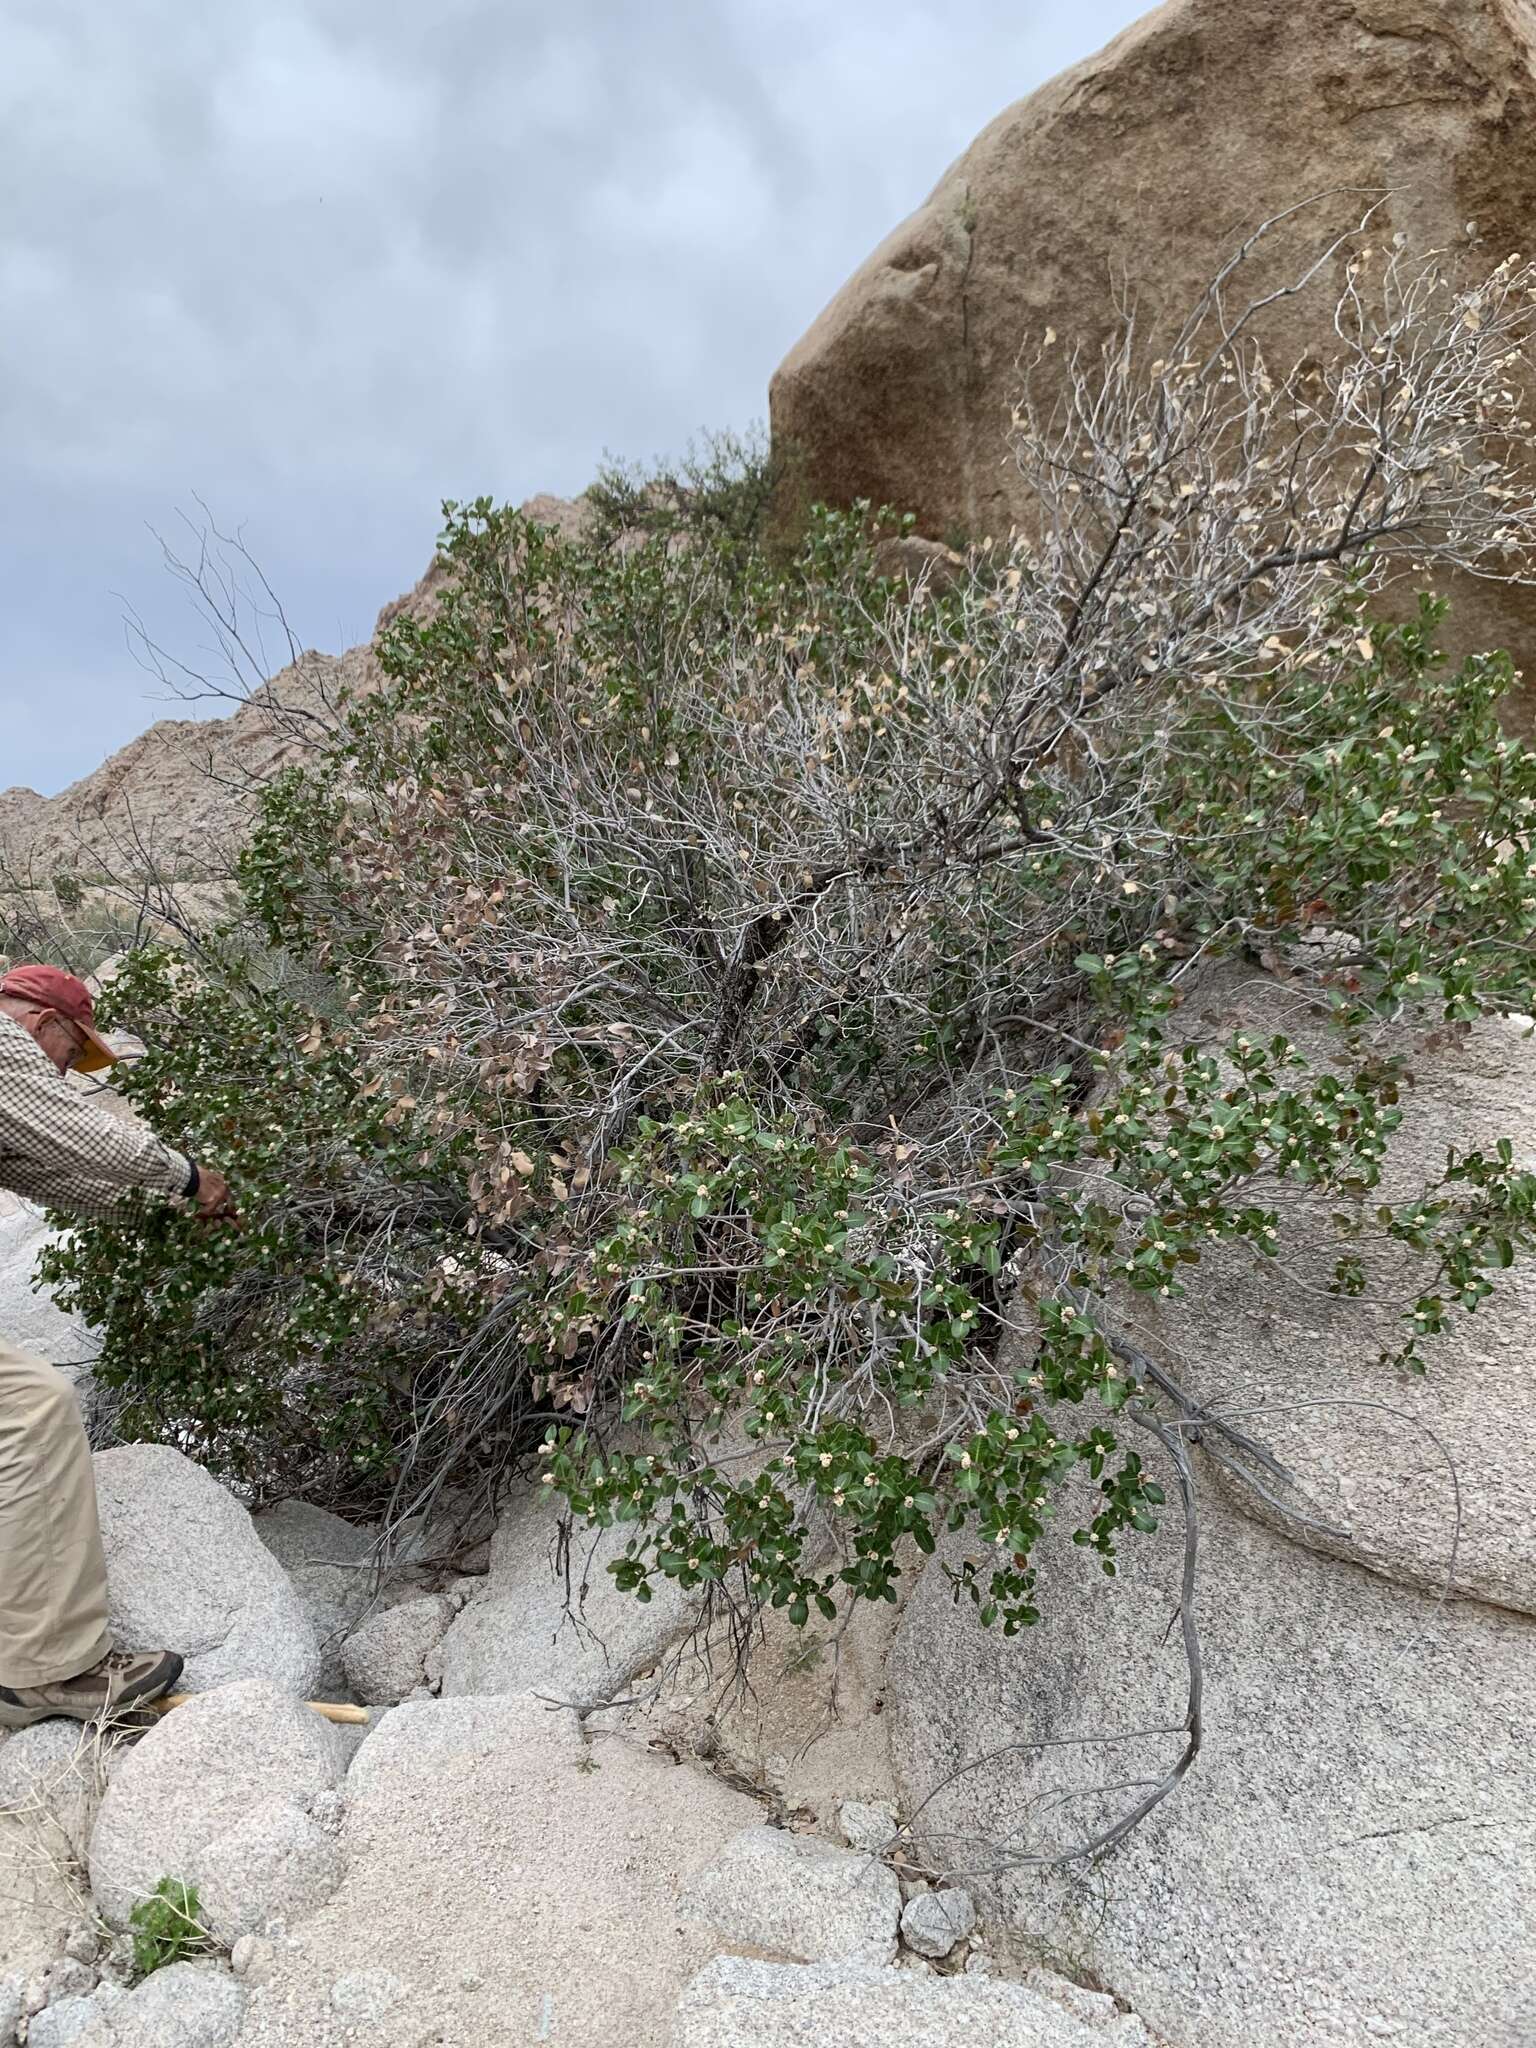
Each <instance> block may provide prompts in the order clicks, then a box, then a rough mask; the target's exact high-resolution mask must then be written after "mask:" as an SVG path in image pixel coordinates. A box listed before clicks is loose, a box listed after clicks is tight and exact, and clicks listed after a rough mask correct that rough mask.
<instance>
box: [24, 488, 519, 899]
mask: <svg viewBox="0 0 1536 2048" xmlns="http://www.w3.org/2000/svg"><path fill="white" fill-rule="evenodd" d="M551 502H554V501H551ZM441 582H442V572H441V570H440V569H439V567H438V566H437V564H436V563H433V564H432V565H430V566H429V567H428V569H427V572H426V574H425V575H424V576H423V577H422V579H421V581H420V582H419V583H417V584H416V585H415V587H414V588H413V589H411V590H408V591H407V592H405V594H404V595H403V596H401V597H397V598H394V599H393V600H391V602H390V603H388V604H386V605H385V606H384V608H383V610H382V611H381V612H380V613H379V618H378V623H377V626H376V627H375V633H377V632H379V631H382V629H383V628H384V627H385V626H386V625H388V623H389V621H390V620H391V619H393V618H396V617H397V616H398V615H399V614H400V613H401V612H402V611H407V610H409V611H412V612H414V613H416V614H417V615H418V616H419V617H422V618H429V617H430V616H431V613H432V610H433V609H434V606H435V600H436V593H437V591H438V589H439V587H440V585H441ZM379 680H380V670H379V667H378V664H377V662H376V661H375V660H374V657H373V650H372V643H371V642H370V643H369V644H367V645H365V646H362V647H353V648H349V649H348V651H347V652H346V653H345V654H320V653H317V652H315V651H314V650H313V649H311V650H309V651H308V652H306V653H303V654H301V655H300V656H299V657H298V659H297V660H296V661H294V662H292V663H290V665H289V666H288V667H287V668H285V669H282V670H281V671H280V672H279V673H278V674H277V675H275V676H273V677H272V678H271V679H270V681H268V682H266V683H264V684H263V685H262V686H261V687H260V688H259V689H257V690H254V691H253V692H252V693H251V695H250V696H249V697H248V698H247V699H246V701H245V702H244V703H242V704H240V705H238V706H237V707H236V709H235V710H234V711H232V712H231V713H230V714H229V715H228V716H227V717H225V718H208V719H190V718H177V719H161V720H159V721H158V722H157V723H156V724H154V725H152V726H151V727H150V728H149V730H148V731H147V732H144V733H141V734H140V735H139V737H138V738H137V739H136V740H131V741H130V742H129V743H128V745H127V746H126V747H121V748H119V750H118V751H117V753H115V754H113V755H112V756H111V757H110V758H109V759H108V760H106V761H104V762H103V763H102V765H101V766H100V767H99V768H97V769H95V770H94V771H93V772H92V773H91V774H89V775H87V776H84V777H82V779H81V780H80V781H79V782H75V783H71V785H70V786H69V788H68V789H65V790H62V791H61V792H60V793H59V795H57V796H54V797H43V796H39V795H38V794H37V792H36V791H35V790H31V789H7V790H0V887H4V886H6V885H10V886H20V887H23V888H36V887H44V886H46V885H47V884H48V883H49V882H51V880H52V879H53V878H54V877H55V876H57V875H62V874H69V875H72V876H75V877H78V878H79V879H81V880H85V881H89V880H90V879H91V878H92V877H95V876H102V875H115V876H123V875H129V876H133V877H135V878H139V877H143V876H146V875H154V876H156V877H158V878H161V879H165V878H175V879H178V880H193V879H197V880H201V879H207V878H209V877H218V876H222V875H226V874H228V872H229V867H230V862H231V859H232V857H233V855H234V853H235V851H236V850H237V849H238V847H239V845H240V841H241V839H242V837H243V835H244V832H245V829H246V826H247V824H248V822H249V819H250V815H251V811H252V807H253V805H254V803H255V801H256V799H257V797H258V796H259V794H260V792H261V789H262V787H263V786H264V784H266V783H267V782H269V781H270V780H271V779H272V777H273V776H274V775H277V774H280V773H281V772H282V770H283V769H285V768H289V767H292V766H294V765H295V764H296V763H298V762H300V761H302V760H303V759H304V758H305V756H306V755H307V754H309V753H310V752H312V751H313V750H314V748H316V747H317V746H319V745H321V744H322V743H323V742H324V740H325V738H326V735H327V734H328V733H330V732H331V731H332V730H333V728H334V726H335V723H336V718H337V715H338V713H339V711H340V709H341V707H342V706H343V705H344V704H345V703H346V702H347V701H348V699H350V698H356V697H360V696H364V695H366V694H367V692H368V691H370V690H371V689H373V688H374V687H375V686H376V685H377V683H378V682H379Z"/></svg>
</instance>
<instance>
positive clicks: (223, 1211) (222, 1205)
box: [194, 1165, 240, 1223]
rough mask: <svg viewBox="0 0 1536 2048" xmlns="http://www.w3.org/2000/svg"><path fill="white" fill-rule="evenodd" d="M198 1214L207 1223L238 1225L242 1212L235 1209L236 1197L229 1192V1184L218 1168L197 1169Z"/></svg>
mask: <svg viewBox="0 0 1536 2048" xmlns="http://www.w3.org/2000/svg"><path fill="white" fill-rule="evenodd" d="M194 1199H195V1200H196V1202H197V1213H198V1215H199V1216H201V1217H202V1219H203V1221H204V1222H205V1223H238V1222H239V1221H240V1212H239V1211H238V1210H237V1209H236V1207H235V1200H234V1196H233V1195H231V1193H230V1192H229V1182H228V1181H227V1180H225V1178H224V1176H223V1174H222V1173H220V1172H219V1170H218V1168H217V1167H214V1166H203V1165H199V1167H198V1169H197V1194H196V1196H195V1198H194Z"/></svg>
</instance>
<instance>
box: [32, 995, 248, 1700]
mask: <svg viewBox="0 0 1536 2048" xmlns="http://www.w3.org/2000/svg"><path fill="white" fill-rule="evenodd" d="M116 1057H117V1055H116V1053H115V1052H114V1051H113V1050H112V1048H111V1046H110V1045H109V1044H108V1043H107V1041H106V1040H105V1039H104V1038H103V1037H102V1036H101V1035H100V1033H99V1032H98V1031H97V1029H96V1022H95V1016H94V1012H93V1010H92V1006H91V997H90V991H89V990H88V989H87V988H86V986H85V984H84V982H81V981H77V980H76V979H75V977H74V976H73V975H72V974H66V973H64V971H63V970H62V968H58V967H13V968H12V969H11V970H10V972H9V973H8V974H6V975H4V976H0V1187H6V1188H10V1189H11V1190H12V1191H13V1192H14V1193H16V1194H18V1195H25V1196H27V1197H28V1198H29V1199H30V1200H32V1201H35V1202H46V1203H48V1204H49V1206H50V1207H53V1208H59V1209H69V1210H73V1211H74V1212H75V1213H76V1214H78V1215H81V1216H105V1215H109V1214H110V1213H111V1212H112V1210H113V1209H114V1208H116V1206H117V1204H118V1203H119V1202H120V1201H121V1200H122V1199H123V1197H124V1196H125V1195H129V1194H131V1193H134V1192H135V1191H138V1192H141V1193H147V1194H151V1195H162V1196H166V1197H170V1198H175V1197H180V1198H181V1199H183V1200H189V1201H194V1202H196V1204H197V1206H198V1209H199V1210H200V1211H201V1213H202V1214H203V1215H204V1216H206V1217H208V1218H210V1219H211V1220H224V1219H230V1218H232V1217H233V1215H234V1209H233V1205H232V1204H231V1202H230V1196H229V1189H228V1187H227V1186H226V1185H225V1183H224V1178H223V1176H222V1175H221V1174H218V1173H215V1172H214V1170H213V1169H212V1168H211V1167H208V1166H199V1165H198V1164H197V1162H196V1161H195V1160H192V1159H189V1158H188V1157H187V1155H186V1154H185V1153H183V1152H176V1151H173V1150H172V1149H171V1147H170V1146H169V1145H165V1144H162V1143H161V1141H160V1139H159V1138H157V1137H156V1136H155V1134H154V1132H153V1131H152V1130H150V1128H149V1126H148V1125H147V1124H144V1123H141V1122H139V1120H138V1119H137V1118H136V1117H130V1118H125V1117H123V1116H122V1115H120V1114H118V1113H115V1112H114V1111H112V1110H109V1109H107V1108H106V1107H105V1106H104V1105H103V1104H101V1103H98V1102H93V1101H92V1100H91V1098H90V1095H89V1094H88V1093H86V1092H85V1091H82V1090H78V1089H75V1088H72V1087H71V1086H70V1084H69V1083H68V1082H67V1081H66V1080H65V1078H64V1076H65V1074H66V1073H67V1072H68V1071H69V1070H70V1069H71V1068H73V1069H74V1070H75V1072H77V1073H86V1074H90V1073H97V1072H99V1071H100V1070H101V1069H102V1068H103V1067H107V1066H110V1065H111V1063H112V1061H113V1060H114V1059H116ZM181 1664H182V1660H181V1658H180V1657H179V1656H178V1655H177V1654H176V1653H175V1651H174V1650H126V1649H118V1648H116V1647H115V1646H114V1644H113V1642H112V1638H111V1635H110V1633H109V1631H108V1628H107V1566H106V1559H105V1558H104V1557H103V1555H102V1549H101V1532H100V1529H99V1528H98V1526H97V1521H96V1483H95V1478H94V1476H93V1473H92V1469H91V1452H90V1446H89V1444H88V1443H87V1442H86V1436H85V1428H84V1425H83V1424H82V1422H81V1420H80V1409H79V1406H78V1404H77V1402H76V1400H75V1392H74V1389H73V1387H71V1385H70V1384H69V1382H68V1380H66V1379H65V1377H64V1375H63V1374H62V1373H60V1372H56V1371H55V1370H54V1368H53V1367H52V1366H51V1365H45V1364H44V1363H43V1361H42V1360H41V1359H39V1358H33V1357H31V1356H30V1355H29V1354H28V1353H27V1352H25V1351H20V1350H17V1349H16V1348H15V1347H14V1346H12V1345H10V1344H7V1343H6V1341H5V1338H4V1337H3V1336H0V1728H24V1727H26V1726H27V1725H28V1724H29V1723H30V1722H33V1721H41V1720H45V1719H46V1718H47V1717H48V1716H49V1715H53V1714H69V1715H72V1716H74V1718H75V1719H76V1720H81V1721H91V1720H95V1719H97V1718H98V1717H99V1716H100V1715H103V1714H106V1713H110V1712H112V1711H113V1710H114V1709H117V1708H122V1707H129V1706H132V1705H134V1704H136V1703H142V1702H144V1701H146V1700H153V1699H158V1698H159V1696H160V1695H161V1693H163V1692H168V1691H169V1690H170V1688H171V1687H172V1686H173V1685H174V1684H175V1682H176V1680H177V1679H178V1678H179V1677H180V1675H181Z"/></svg>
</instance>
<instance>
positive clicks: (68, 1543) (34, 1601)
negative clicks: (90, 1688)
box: [0, 1337, 112, 1686]
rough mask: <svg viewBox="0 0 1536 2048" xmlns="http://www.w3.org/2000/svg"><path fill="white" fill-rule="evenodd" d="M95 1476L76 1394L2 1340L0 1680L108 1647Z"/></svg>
mask: <svg viewBox="0 0 1536 2048" xmlns="http://www.w3.org/2000/svg"><path fill="white" fill-rule="evenodd" d="M111 1644H112V1639H111V1637H110V1635H109V1634H108V1632H107V1561H106V1559H105V1557H103V1555H102V1550H101V1530H100V1528H99V1527H98V1525H97V1521H96V1479H95V1475H94V1473H93V1471H92V1469H91V1451H90V1446H89V1444H88V1443H87V1442H86V1438H85V1425H84V1423H83V1422H82V1421H81V1419H80V1404H79V1403H78V1401H76V1399H75V1390H74V1388H73V1387H72V1386H71V1385H70V1384H69V1381H68V1380H67V1379H65V1377H64V1375H63V1373H61V1372H58V1371H56V1370H55V1369H54V1367H53V1366H51V1365H45V1364H44V1363H43V1361H42V1360H41V1359H40V1358H34V1357H33V1356H32V1355H31V1353H30V1352H27V1351H18V1350H17V1349H16V1347H15V1346H14V1345H11V1344H7V1343H6V1341H5V1339H4V1338H3V1337H0V1685H9V1686H29V1685H51V1684H52V1683H53V1682H54V1681H55V1680H57V1679H60V1678H74V1677H76V1676H77V1675H78V1674H79V1673H80V1672H82V1671H87V1670H89V1669H90V1667H91V1665H93V1664H94V1663H95V1662H96V1660H97V1658H98V1657H101V1656H102V1655H104V1654H105V1652H106V1651H107V1650H109V1649H110V1648H111Z"/></svg>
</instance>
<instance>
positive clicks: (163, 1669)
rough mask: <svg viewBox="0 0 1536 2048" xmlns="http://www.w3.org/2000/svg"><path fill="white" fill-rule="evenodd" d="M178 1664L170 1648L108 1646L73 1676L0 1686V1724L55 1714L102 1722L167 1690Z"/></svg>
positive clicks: (24, 1724)
mask: <svg viewBox="0 0 1536 2048" xmlns="http://www.w3.org/2000/svg"><path fill="white" fill-rule="evenodd" d="M181 1666H182V1659H181V1658H180V1657H178V1656H177V1654H176V1652H175V1651H174V1650H108V1652H107V1654H106V1655H105V1657H103V1658H102V1659H101V1661H100V1663H98V1664H93V1665H92V1666H91V1668H90V1670H89V1671H82V1672H81V1673H80V1674H79V1676H78V1677H77V1678H56V1679H55V1680H54V1681H53V1683H52V1684H51V1685H19V1686H9V1685H0V1728H30V1727H31V1725H32V1723H33V1722H34V1721H47V1720H50V1719H52V1718H53V1717H54V1716H55V1715H64V1716H66V1717H67V1718H68V1719H70V1720H72V1721H104V1720H108V1719H110V1718H111V1716H112V1715H114V1714H116V1713H117V1712H118V1711H119V1710H120V1709H122V1708H125V1707H134V1706H143V1705H145V1704H146V1703H147V1702H148V1701H150V1700H157V1699H159V1697H160V1695H161V1694H162V1693H164V1692H169V1691H170V1689H171V1687H172V1686H173V1685H174V1684H175V1683H176V1681H177V1679H178V1678H180V1676H181Z"/></svg>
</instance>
